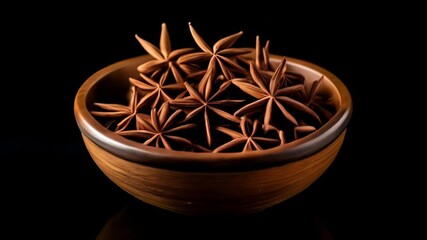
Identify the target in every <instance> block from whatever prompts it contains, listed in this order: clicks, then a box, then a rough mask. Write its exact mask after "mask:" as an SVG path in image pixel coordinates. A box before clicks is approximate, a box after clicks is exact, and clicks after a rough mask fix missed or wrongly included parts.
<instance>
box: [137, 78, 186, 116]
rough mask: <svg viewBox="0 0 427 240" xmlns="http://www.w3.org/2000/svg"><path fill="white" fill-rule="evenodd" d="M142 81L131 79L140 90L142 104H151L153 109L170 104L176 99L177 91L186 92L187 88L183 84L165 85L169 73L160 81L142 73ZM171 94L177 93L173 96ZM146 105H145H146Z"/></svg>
mask: <svg viewBox="0 0 427 240" xmlns="http://www.w3.org/2000/svg"><path fill="white" fill-rule="evenodd" d="M140 76H141V78H142V79H135V78H129V81H130V82H131V83H132V84H133V85H135V86H136V87H137V88H138V89H140V90H141V91H142V93H143V95H144V96H143V97H142V98H141V100H140V102H145V103H146V104H147V103H150V106H151V108H153V107H157V106H160V105H161V104H162V103H163V102H168V101H170V100H172V99H173V98H175V97H176V96H177V95H178V94H179V93H180V92H178V94H177V93H176V92H177V91H181V92H182V91H185V86H184V84H182V83H169V84H165V82H166V79H167V77H168V72H165V73H164V74H162V75H161V76H160V79H159V80H158V81H156V80H154V79H152V78H150V77H148V76H146V75H145V74H143V73H140ZM171 92H175V93H173V94H172V95H171ZM144 105H145V104H144Z"/></svg>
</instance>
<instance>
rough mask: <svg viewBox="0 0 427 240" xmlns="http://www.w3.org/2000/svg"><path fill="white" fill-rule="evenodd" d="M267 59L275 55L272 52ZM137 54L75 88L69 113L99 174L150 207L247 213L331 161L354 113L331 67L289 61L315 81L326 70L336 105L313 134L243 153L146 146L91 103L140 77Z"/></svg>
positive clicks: (285, 195) (293, 189) (294, 189)
mask: <svg viewBox="0 0 427 240" xmlns="http://www.w3.org/2000/svg"><path fill="white" fill-rule="evenodd" d="M271 58H272V59H271V61H272V63H273V64H278V63H279V61H280V59H281V57H280V56H277V55H272V56H271ZM149 59H151V57H150V56H149V55H143V56H138V57H134V58H130V59H125V60H123V61H120V62H117V63H114V64H112V65H110V66H107V67H105V68H103V69H101V70H99V71H98V72H96V73H94V74H93V75H92V76H90V77H89V78H88V79H87V80H86V81H85V82H84V83H83V84H82V86H81V87H80V89H79V90H78V92H77V94H76V98H75V103H74V114H75V119H76V122H77V124H78V127H79V129H80V131H81V134H82V137H83V141H84V144H85V146H86V148H87V150H88V151H89V153H90V155H91V157H92V158H93V160H94V161H95V163H96V164H97V166H98V167H99V168H100V169H101V171H102V172H103V173H105V175H106V176H107V177H108V178H109V179H111V181H113V182H114V183H115V184H117V185H118V186H119V187H121V188H122V189H123V190H124V191H126V192H128V193H129V194H131V195H133V196H134V197H136V198H138V199H140V200H141V201H143V202H146V203H148V204H151V205H153V206H157V207H160V208H162V209H166V210H169V211H172V212H175V213H181V214H190V215H208V214H249V213H255V212H259V211H262V210H264V209H266V208H268V207H271V206H273V205H276V204H278V203H281V202H283V201H285V200H287V199H289V198H291V197H293V196H295V195H296V194H298V193H300V192H301V191H303V190H304V189H306V188H307V187H308V186H310V185H311V184H312V183H313V182H314V181H315V180H316V179H318V178H319V177H320V176H321V175H322V174H323V173H324V172H325V171H326V170H327V169H328V167H329V166H330V165H331V163H332V162H333V161H334V159H335V157H336V156H337V154H338V152H339V150H340V148H341V145H342V143H343V141H344V138H345V134H346V129H347V125H348V123H349V121H350V118H351V114H352V99H351V95H350V93H349V91H348V89H347V88H346V86H345V85H344V84H343V82H342V81H341V80H340V79H339V78H338V77H336V76H335V75H334V74H332V73H331V72H329V71H327V70H326V69H324V68H322V67H319V66H317V65H315V64H312V63H309V62H307V61H303V60H299V59H295V58H289V57H288V58H287V64H288V69H289V70H292V71H293V72H297V73H300V74H302V75H304V77H305V78H306V81H308V82H310V81H314V80H315V79H318V78H319V77H320V76H321V75H324V79H325V80H326V81H325V83H326V84H322V86H323V89H321V91H325V92H327V93H328V94H329V95H330V96H331V99H332V102H333V105H335V108H336V109H337V111H336V113H335V115H334V116H333V117H332V118H331V119H330V120H329V121H328V122H326V123H325V124H324V125H323V126H322V127H320V128H319V129H317V130H316V131H315V132H313V133H311V134H309V135H307V136H305V137H303V138H300V139H297V140H295V141H292V142H289V143H286V144H284V145H281V146H279V147H274V148H271V149H266V150H262V151H251V152H243V153H210V152H186V151H175V150H167V149H163V148H156V147H151V146H145V145H142V144H141V143H137V142H135V141H132V140H129V139H126V138H124V137H122V136H119V135H118V134H115V133H114V132H112V131H110V130H108V129H106V128H105V127H104V126H103V125H101V124H100V123H99V122H98V121H97V120H96V119H95V118H94V117H93V116H92V114H91V113H90V108H91V106H92V105H93V103H94V102H96V101H97V100H98V99H102V98H105V96H106V94H112V93H113V92H123V91H126V89H127V88H128V87H129V85H128V84H129V83H128V82H127V79H128V78H129V77H138V72H136V71H135V69H136V68H137V66H138V65H140V64H141V63H143V62H145V61H147V60H149Z"/></svg>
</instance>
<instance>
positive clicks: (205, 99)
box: [170, 69, 243, 146]
mask: <svg viewBox="0 0 427 240" xmlns="http://www.w3.org/2000/svg"><path fill="white" fill-rule="evenodd" d="M213 74H214V73H213V70H212V69H208V72H207V73H206V75H205V76H204V79H206V80H204V81H203V82H206V85H205V86H204V88H203V89H199V90H197V89H196V88H194V87H193V86H192V85H190V84H189V83H188V82H184V85H185V87H186V89H187V91H188V93H189V96H186V97H182V98H177V99H174V100H171V101H170V104H171V106H174V107H177V108H181V109H186V110H187V112H188V114H187V116H186V118H185V120H186V121H188V120H189V119H192V118H193V117H194V116H196V115H198V114H199V113H202V114H203V119H204V125H205V129H206V139H207V143H208V145H209V146H211V145H212V134H211V122H210V120H209V115H210V114H211V113H213V114H215V115H217V116H219V117H221V118H223V119H226V120H229V121H232V122H239V121H240V120H239V118H238V117H236V116H234V115H233V114H231V113H229V112H227V111H225V110H222V109H221V108H223V107H227V106H233V105H236V104H238V103H241V102H243V100H234V99H226V98H220V96H221V94H223V93H224V92H225V91H226V90H227V88H228V87H229V86H230V85H231V84H230V82H227V81H226V82H222V83H221V85H220V86H219V87H218V89H213V82H214V80H213V78H214V75H213Z"/></svg>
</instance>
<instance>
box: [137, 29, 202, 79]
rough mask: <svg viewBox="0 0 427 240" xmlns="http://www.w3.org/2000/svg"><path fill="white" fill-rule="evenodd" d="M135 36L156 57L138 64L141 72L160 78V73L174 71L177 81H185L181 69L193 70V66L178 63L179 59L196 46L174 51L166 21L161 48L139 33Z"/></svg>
mask: <svg viewBox="0 0 427 240" xmlns="http://www.w3.org/2000/svg"><path fill="white" fill-rule="evenodd" d="M135 37H136V39H137V40H138V42H139V43H140V44H141V46H142V47H143V48H144V49H145V50H146V51H147V52H148V54H150V55H151V56H152V57H153V58H154V59H153V60H150V61H147V62H145V63H143V64H141V65H139V66H138V68H137V69H138V71H139V72H140V73H142V74H145V75H151V77H153V78H158V77H159V76H160V75H163V74H165V73H168V72H172V74H173V76H174V79H175V81H176V82H178V83H182V82H184V77H183V76H182V72H181V71H193V69H192V68H191V66H189V65H186V66H185V65H183V64H181V63H178V62H177V59H178V58H179V57H180V56H182V55H184V54H186V53H189V52H192V51H193V50H194V48H181V49H177V50H173V51H172V50H171V42H170V38H169V32H168V30H167V27H166V24H165V23H162V31H161V34H160V49H159V48H158V47H156V46H154V45H153V44H151V43H150V42H148V41H146V40H144V39H142V38H141V37H139V36H138V35H135Z"/></svg>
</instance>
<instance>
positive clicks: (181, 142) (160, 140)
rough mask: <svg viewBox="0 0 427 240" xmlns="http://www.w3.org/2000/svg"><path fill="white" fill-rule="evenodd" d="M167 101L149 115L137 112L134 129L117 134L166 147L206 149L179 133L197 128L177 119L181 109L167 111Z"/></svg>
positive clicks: (192, 124)
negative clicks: (181, 122)
mask: <svg viewBox="0 0 427 240" xmlns="http://www.w3.org/2000/svg"><path fill="white" fill-rule="evenodd" d="M169 111H170V108H169V103H168V102H165V103H164V104H162V106H161V107H160V108H159V109H157V108H152V109H151V113H150V115H146V114H143V113H139V114H137V115H136V123H137V128H136V129H135V130H124V131H120V132H118V134H120V135H122V136H124V137H128V138H131V139H144V141H143V144H144V145H148V146H155V147H161V148H166V149H174V150H182V149H184V148H196V149H197V150H199V151H209V150H208V149H206V148H204V147H202V146H199V145H197V144H194V143H192V142H191V141H190V140H188V139H187V138H186V137H182V136H179V133H182V132H185V131H187V130H191V129H195V128H197V124H195V123H186V124H180V123H179V121H177V120H178V118H179V115H180V114H181V113H182V110H181V109H178V110H175V111H174V112H172V113H171V114H170V113H169Z"/></svg>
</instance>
